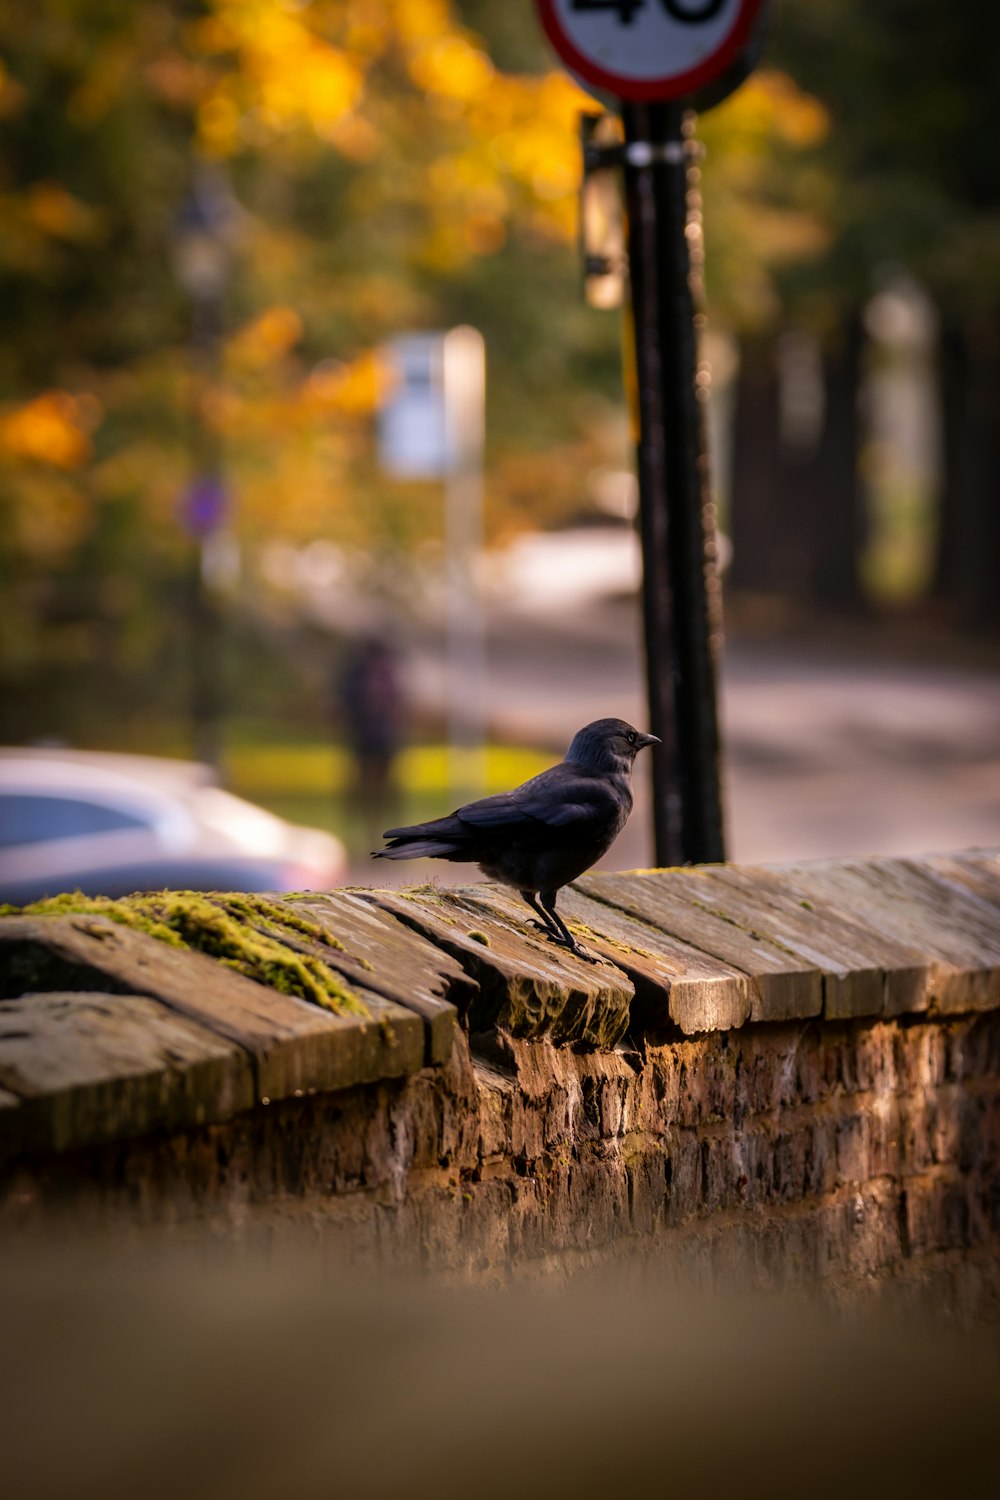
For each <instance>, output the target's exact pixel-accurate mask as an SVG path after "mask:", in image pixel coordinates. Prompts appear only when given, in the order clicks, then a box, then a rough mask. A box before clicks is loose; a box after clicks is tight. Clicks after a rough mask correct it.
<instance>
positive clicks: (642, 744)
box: [635, 734, 663, 750]
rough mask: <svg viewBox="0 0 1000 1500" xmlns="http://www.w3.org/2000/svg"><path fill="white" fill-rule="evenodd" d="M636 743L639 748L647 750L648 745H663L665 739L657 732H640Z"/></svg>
mask: <svg viewBox="0 0 1000 1500" xmlns="http://www.w3.org/2000/svg"><path fill="white" fill-rule="evenodd" d="M635 743H636V748H637V749H638V750H645V748H646V746H647V745H661V744H662V743H663V741H662V740H661V739H660V737H659V735H657V734H640V736H639V738H638V739H637V740H636V742H635Z"/></svg>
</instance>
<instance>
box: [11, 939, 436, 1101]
mask: <svg viewBox="0 0 1000 1500" xmlns="http://www.w3.org/2000/svg"><path fill="white" fill-rule="evenodd" d="M81 989H86V990H107V991H111V992H114V993H118V994H140V995H148V996H151V997H152V998H153V999H157V1000H160V1001H162V1003H163V1004H164V1005H166V1006H169V1008H170V1009H171V1010H174V1011H177V1012H178V1013H179V1014H181V1015H186V1016H188V1017H190V1019H192V1020H194V1021H196V1022H198V1023H199V1024H201V1025H203V1026H206V1027H207V1028H208V1029H209V1030H210V1031H212V1032H214V1033H215V1034H216V1035H217V1036H222V1037H226V1038H227V1039H228V1040H229V1041H232V1042H235V1043H237V1044H238V1045H239V1046H240V1047H242V1048H243V1049H244V1050H245V1051H246V1052H247V1053H248V1054H249V1055H250V1057H251V1058H252V1060H253V1064H254V1069H255V1075H256V1090H257V1095H258V1097H260V1098H267V1099H283V1098H286V1097H288V1096H289V1095H291V1094H294V1093H295V1092H296V1091H297V1090H304V1089H309V1088H313V1089H321V1090H322V1089H340V1088H349V1087H350V1086H352V1085H353V1084H356V1083H366V1082H370V1081H371V1080H372V1079H374V1078H391V1077H398V1076H399V1075H400V1074H403V1073H409V1072H414V1071H416V1069H417V1068H419V1067H420V1066H422V1063H423V1050H424V1049H423V1027H422V1024H421V1022H420V1019H419V1018H418V1017H417V1016H415V1015H414V1014H413V1013H412V1012H409V1011H406V1010H404V1009H403V1008H402V1007H401V1006H396V1005H393V1004H392V1003H391V1002H389V1001H387V1000H384V999H381V998H380V997H377V996H367V997H366V996H364V995H360V996H359V998H361V999H362V1000H367V1002H368V1014H367V1015H366V1016H361V1017H356V1016H340V1015H334V1014H333V1013H332V1012H330V1011H326V1010H322V1009H321V1008H320V1007H319V1006H318V1005H311V1004H309V1003H307V1002H306V1001H304V1000H299V999H296V998H295V997H294V996H291V995H282V994H279V993H278V992H277V991H276V990H271V989H267V988H266V987H265V986H264V985H261V984H257V983H256V982H255V981H254V980H252V979H246V978H245V977H244V976H243V975H242V974H238V973H236V972H235V970H233V969H228V968H226V967H225V965H223V964H220V963H216V962H215V960H214V959H211V958H208V957H206V955H205V954H203V953H196V952H192V951H191V950H189V949H185V948H175V947H172V946H171V945H170V944H168V943H163V942H160V941H158V940H157V939H156V938H154V937H150V936H148V935H147V934H146V933H143V932H137V931H135V930H133V929H131V928H128V927H123V926H121V925H120V924H118V923H115V922H112V921H110V920H109V919H108V918H106V917H95V916H59V917H5V918H3V919H0V996H3V997H15V996H17V995H19V994H23V993H24V992H25V991H33V990H81Z"/></svg>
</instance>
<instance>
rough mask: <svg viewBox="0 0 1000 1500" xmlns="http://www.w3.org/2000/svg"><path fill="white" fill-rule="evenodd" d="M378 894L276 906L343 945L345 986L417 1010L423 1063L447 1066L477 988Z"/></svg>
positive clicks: (329, 895)
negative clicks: (423, 1040) (423, 1047)
mask: <svg viewBox="0 0 1000 1500" xmlns="http://www.w3.org/2000/svg"><path fill="white" fill-rule="evenodd" d="M376 897H377V892H372V891H330V892H326V893H320V892H316V893H315V894H313V893H310V894H309V895H304V896H295V897H292V898H288V897H282V898H281V902H280V904H281V905H282V906H288V907H291V909H292V910H293V911H295V912H297V913H298V914H299V915H300V916H302V917H306V918H307V919H308V920H309V921H310V922H315V923H316V924H317V925H318V926H320V927H322V928H323V930H324V932H327V933H329V935H330V936H331V937H332V938H334V939H335V940H336V941H337V942H338V943H339V944H341V945H342V948H343V953H342V955H340V954H338V958H337V969H338V972H339V973H341V974H343V975H344V977H345V978H346V979H347V981H348V983H350V984H352V985H355V986H357V985H362V986H364V988H365V989H366V990H368V991H375V993H377V994H380V995H383V996H384V997H385V998H386V999H389V1000H393V1001H395V1003H396V1004H397V1005H402V1006H404V1007H405V1008H406V1009H408V1010H413V1011H416V1013H417V1015H419V1016H422V1017H423V1021H424V1026H425V1029H426V1051H425V1061H426V1062H427V1063H443V1062H447V1061H448V1058H449V1057H450V1056H451V1048H452V1043H453V1041H454V1036H455V1021H456V1018H457V1016H458V1009H456V1007H460V1008H461V1009H462V1010H464V1009H465V1008H466V1007H467V1006H468V1005H469V1003H470V1002H471V1000H472V998H473V996H474V995H475V994H476V993H477V991H478V988H479V986H478V985H477V984H476V981H475V980H474V979H473V978H472V977H471V976H470V975H468V974H467V973H466V972H465V970H464V969H463V968H462V965H461V964H460V963H459V962H458V960H457V959H455V958H453V957H452V956H451V954H450V953H445V952H444V950H443V949H442V948H439V947H437V946H435V944H434V943H429V942H427V941H426V940H425V939H424V938H421V937H419V936H418V935H417V934H416V933H415V932H413V931H412V930H411V929H410V928H408V927H406V926H404V924H403V923H402V922H400V921H399V920H398V918H396V917H394V916H392V915H391V913H389V912H387V911H384V910H383V909H382V908H381V907H379V906H377V905H375V904H374V903H375V900H376Z"/></svg>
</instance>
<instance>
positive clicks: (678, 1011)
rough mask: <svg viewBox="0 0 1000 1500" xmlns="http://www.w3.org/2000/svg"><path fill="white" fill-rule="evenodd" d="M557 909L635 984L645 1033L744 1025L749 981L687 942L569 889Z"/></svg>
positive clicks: (588, 943) (586, 943)
mask: <svg viewBox="0 0 1000 1500" xmlns="http://www.w3.org/2000/svg"><path fill="white" fill-rule="evenodd" d="M559 909H560V911H561V912H562V914H563V917H564V919H565V920H566V921H567V922H568V923H569V925H570V928H571V929H572V930H573V931H574V933H575V935H576V936H577V937H578V938H579V940H580V942H581V943H583V945H584V947H586V948H587V949H588V950H589V951H590V952H594V953H600V954H602V955H604V956H605V957H607V958H609V959H610V960H611V961H612V962H613V963H615V964H617V965H618V967H619V968H620V969H623V970H624V971H625V973H626V974H627V975H628V976H629V978H630V979H631V980H632V982H633V984H634V985H635V991H636V998H635V1000H634V1001H633V1002H632V1016H633V1019H635V1018H636V1015H637V1006H638V1007H639V1013H640V1015H641V1023H640V1024H641V1026H642V1029H643V1031H644V1032H649V1033H651V1034H652V1035H655V1032H656V1029H657V1026H658V1025H659V1026H662V1024H663V1022H664V1021H667V1020H669V1021H672V1022H673V1024H674V1025H675V1026H679V1027H680V1028H681V1030H682V1031H684V1032H686V1033H688V1034H691V1033H694V1032H698V1031H724V1030H727V1029H728V1028H729V1027H731V1026H742V1025H743V1023H744V1021H745V1020H746V1019H747V1017H748V1016H749V1014H750V983H749V980H748V979H747V976H746V975H745V974H743V973H741V972H740V971H739V970H738V969H734V968H732V967H731V966H730V965H729V964H725V963H723V962H722V961H721V959H718V958H710V957H707V956H706V955H705V954H704V953H702V952H701V951H700V950H699V949H698V948H693V947H692V946H691V945H690V944H689V943H683V942H680V941H679V940H678V939H676V938H672V937H669V936H668V935H667V934H666V933H665V932H661V931H660V929H659V928H657V927H650V926H648V925H647V924H646V923H644V922H640V921H639V920H638V919H637V918H636V917H634V916H630V915H628V914H627V913H625V912H623V911H619V910H618V908H617V907H614V906H608V905H606V904H605V903H604V902H602V901H595V900H594V899H593V898H592V897H590V896H588V895H585V894H584V893H583V891H578V890H575V889H573V888H572V887H570V888H569V889H568V890H566V891H564V892H563V893H562V894H561V896H560V898H559Z"/></svg>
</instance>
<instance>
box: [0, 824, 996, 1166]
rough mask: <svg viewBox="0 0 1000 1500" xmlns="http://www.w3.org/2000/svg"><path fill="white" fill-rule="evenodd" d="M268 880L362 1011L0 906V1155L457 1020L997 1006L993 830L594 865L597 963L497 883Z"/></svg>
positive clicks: (515, 1030) (276, 1084) (517, 1022)
mask: <svg viewBox="0 0 1000 1500" xmlns="http://www.w3.org/2000/svg"><path fill="white" fill-rule="evenodd" d="M274 899H275V900H276V901H278V902H284V903H286V904H287V905H288V906H289V907H290V908H291V909H292V910H293V911H295V912H297V913H298V914H299V915H300V916H306V917H308V918H309V919H310V921H312V922H315V923H318V924H319V925H320V926H322V927H323V928H325V929H326V930H327V931H328V932H329V933H330V934H332V935H333V936H334V937H335V938H336V939H337V942H338V944H339V945H340V946H339V949H338V966H339V968H340V969H341V971H342V977H343V979H344V981H345V984H347V985H349V987H350V988H351V990H352V991H353V992H354V994H355V995H357V996H358V997H359V998H360V999H361V1000H362V1001H363V1003H364V1007H365V1010H366V1011H367V1014H366V1015H364V1016H345V1015H336V1014H333V1013H332V1012H329V1011H326V1010H323V1009H321V1008H320V1007H319V1006H315V1005H312V1004H309V1003H307V1002H305V1001H303V1000H299V999H297V998H294V997H292V996H289V995H285V994H280V993H278V992H277V991H275V990H271V989H268V988H266V987H265V986H263V985H261V984H259V983H256V982H255V981H253V980H250V979H247V978H244V977H243V976H242V975H241V974H238V973H235V972H234V971H232V970H231V969H228V968H226V967H225V966H224V965H222V964H219V963H217V962H216V961H214V960H213V959H211V958H208V957H206V956H205V955H204V954H201V953H197V952H193V951H189V950H185V949H179V948H174V947H170V946H168V945H166V944H164V943H161V942H159V941H158V940H157V939H156V938H155V937H152V936H149V935H147V934H146V933H143V932H140V931H136V930H133V929H130V928H126V927H123V926H121V925H119V924H117V923H115V922H114V921H112V920H110V919H109V918H107V917H105V916H94V915H84V914H80V915H59V916H46V917H39V916H12V917H5V918H2V919H0V1162H10V1161H12V1160H14V1159H17V1158H19V1157H23V1156H31V1155H37V1154H44V1153H52V1152H61V1151H66V1150H70V1149H73V1148H76V1147H81V1146H87V1145H94V1144H99V1143H102V1142H107V1141H111V1140H120V1139H127V1138H130V1137H135V1136H139V1135H144V1134H147V1133H149V1132H152V1131H165V1130H178V1129H183V1128H190V1127H193V1126H197V1125H202V1124H206V1123H214V1122H221V1121H223V1120H226V1119H229V1118H232V1117H233V1116H234V1115H236V1114H239V1113H240V1112H242V1111H245V1110H248V1109H251V1108H259V1107H266V1106H267V1105H269V1104H270V1103H272V1102H276V1101H277V1100H279V1099H285V1098H288V1097H298V1096H301V1095H303V1094H307V1093H319V1092H332V1091H336V1090H342V1089H346V1088H350V1087H354V1086H356V1085H362V1084H370V1083H375V1082H377V1081H379V1080H383V1079H393V1078H402V1077H405V1076H407V1075H409V1074H413V1073H415V1072H417V1071H419V1070H420V1069H422V1068H425V1067H435V1066H440V1065H442V1064H444V1063H445V1062H446V1061H447V1059H448V1057H449V1055H450V1052H451V1045H452V1037H453V1031H454V1027H455V1025H456V1022H457V1021H459V1020H461V1022H462V1024H464V1025H465V1026H466V1027H467V1028H468V1030H469V1032H470V1034H471V1036H472V1040H473V1047H474V1050H475V1048H476V1038H477V1036H480V1037H482V1036H484V1035H485V1034H489V1033H492V1032H494V1031H496V1030H497V1029H499V1030H501V1031H505V1032H507V1033H509V1034H510V1035H512V1036H515V1037H519V1038H522V1039H525V1040H529V1041H530V1040H532V1039H543V1038H544V1039H546V1040H547V1041H548V1042H550V1043H552V1044H555V1045H556V1046H568V1045H572V1046H576V1047H584V1048H597V1049H613V1048H615V1047H616V1046H617V1045H618V1044H619V1043H620V1042H621V1041H622V1040H623V1038H625V1037H626V1033H628V1037H629V1045H634V1044H636V1043H640V1044H641V1043H642V1042H643V1041H649V1042H653V1043H655V1042H656V1041H661V1040H665V1039H671V1038H678V1037H683V1036H691V1035H695V1034H698V1033H706V1032H712V1031H719V1030H726V1029H729V1028H732V1027H741V1026H744V1025H755V1024H761V1023H769V1022H782V1021H790V1020H803V1019H812V1018H825V1019H829V1020H831V1021H842V1020H845V1019H849V1018H853V1017H857V1018H873V1019H874V1018H878V1017H898V1016H903V1015H907V1014H920V1013H925V1014H937V1015H954V1014H958V1013H963V1012H975V1011H983V1010H992V1009H998V1008H1000V852H998V851H996V850H972V851H966V852H963V853H959V854H952V855H944V854H942V855H926V856H921V857H919V858H910V859H889V858H866V859H846V860H843V859H842V860H822V861H815V862H805V863H790V864H775V865H766V866H736V865H707V866H700V867H696V868H689V869H672V870H645V871H633V872H629V873H625V874H594V875H589V876H586V877H584V878H583V879H582V880H580V881H578V882H576V884H575V885H574V886H573V887H572V888H571V889H569V890H567V891H566V892H564V893H563V895H562V897H561V900H560V907H561V910H562V911H563V913H564V915H565V916H566V918H567V920H568V921H569V922H570V924H571V926H572V927H573V928H574V929H575V931H576V932H577V935H578V937H579V940H580V942H581V943H582V944H583V945H584V946H585V947H586V948H587V950H588V951H589V953H590V954H591V955H592V957H593V959H594V960H595V961H593V962H586V961H584V960H583V959H580V958H577V957H574V956H573V955H571V954H569V953H566V952H565V951H563V950H561V949H560V948H559V947H557V946H556V945H555V944H553V943H551V942H549V941H548V940H547V939H546V938H545V937H544V936H543V935H542V934H541V933H539V932H538V931H537V930H536V929H535V928H534V927H533V925H532V922H531V918H530V915H529V913H528V912H527V910H526V908H525V907H524V905H523V903H522V902H520V901H519V900H518V899H517V897H516V896H515V895H514V894H513V893H512V892H509V891H506V890H504V889H502V888H500V887H497V886H492V885H473V886H466V887H462V888H459V889H440V890H439V889H435V888H434V887H428V886H425V887H421V888H418V889H415V890H410V891H396V890H377V889H372V890H343V891H341V890H338V891H332V892H329V893H310V894H300V895H295V896H291V897H276V898H274ZM341 955H342V956H341ZM484 1050H488V1049H484Z"/></svg>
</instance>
